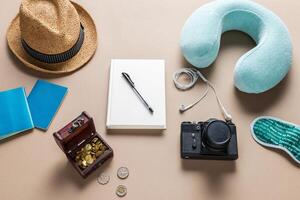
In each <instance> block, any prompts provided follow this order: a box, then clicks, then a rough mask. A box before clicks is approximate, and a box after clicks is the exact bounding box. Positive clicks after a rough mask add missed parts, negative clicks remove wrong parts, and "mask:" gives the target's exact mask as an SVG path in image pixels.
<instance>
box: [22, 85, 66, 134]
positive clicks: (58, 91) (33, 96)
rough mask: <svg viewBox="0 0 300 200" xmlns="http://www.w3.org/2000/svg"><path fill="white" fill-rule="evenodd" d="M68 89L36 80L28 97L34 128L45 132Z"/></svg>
mask: <svg viewBox="0 0 300 200" xmlns="http://www.w3.org/2000/svg"><path fill="white" fill-rule="evenodd" d="M67 91H68V88H66V87H63V86H60V85H56V84H53V83H50V82H48V81H44V80H38V81H37V82H36V83H35V85H34V87H33V89H32V90H31V92H30V94H29V96H28V98H27V99H28V104H29V108H30V112H31V116H32V120H33V124H34V127H36V128H39V129H42V130H47V129H48V127H49V125H50V123H51V121H52V119H53V117H54V115H55V114H56V112H57V110H58V109H59V107H60V104H61V102H62V100H63V99H64V97H65V95H66V93H67Z"/></svg>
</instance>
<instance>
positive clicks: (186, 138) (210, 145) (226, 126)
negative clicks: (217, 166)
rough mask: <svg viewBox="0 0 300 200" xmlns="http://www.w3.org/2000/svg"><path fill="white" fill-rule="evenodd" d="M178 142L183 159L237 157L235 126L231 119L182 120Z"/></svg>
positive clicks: (225, 158) (224, 158) (226, 158)
mask: <svg viewBox="0 0 300 200" xmlns="http://www.w3.org/2000/svg"><path fill="white" fill-rule="evenodd" d="M180 142H181V157H182V158H183V159H207V160H208V159H209V160H236V159H237V158H238V149H237V137H236V127H235V125H234V124H233V123H232V122H231V121H227V122H225V121H222V120H217V119H209V120H208V121H206V122H198V123H195V122H193V123H192V122H182V123H181V141H180Z"/></svg>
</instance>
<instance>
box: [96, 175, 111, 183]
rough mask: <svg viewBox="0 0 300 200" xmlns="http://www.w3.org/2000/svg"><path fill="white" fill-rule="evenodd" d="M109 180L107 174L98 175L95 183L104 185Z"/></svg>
mask: <svg viewBox="0 0 300 200" xmlns="http://www.w3.org/2000/svg"><path fill="white" fill-rule="evenodd" d="M109 180H110V176H109V175H107V174H100V175H99V176H98V178H97V182H98V183H99V184H101V185H106V184H107V183H108V182H109Z"/></svg>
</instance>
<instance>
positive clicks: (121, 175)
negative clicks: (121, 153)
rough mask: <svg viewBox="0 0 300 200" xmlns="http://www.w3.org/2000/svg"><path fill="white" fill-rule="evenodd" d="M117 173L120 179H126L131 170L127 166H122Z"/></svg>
mask: <svg viewBox="0 0 300 200" xmlns="http://www.w3.org/2000/svg"><path fill="white" fill-rule="evenodd" d="M117 175H118V177H119V178H120V179H125V178H127V177H128V176H129V170H128V168H127V167H120V168H119V169H118V172H117Z"/></svg>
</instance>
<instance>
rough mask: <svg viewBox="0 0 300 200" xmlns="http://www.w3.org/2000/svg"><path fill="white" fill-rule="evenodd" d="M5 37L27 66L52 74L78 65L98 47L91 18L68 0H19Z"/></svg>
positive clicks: (84, 61) (83, 62)
mask: <svg viewBox="0 0 300 200" xmlns="http://www.w3.org/2000/svg"><path fill="white" fill-rule="evenodd" d="M6 37H7V42H8V46H9V48H10V49H11V51H12V52H13V54H15V56H16V57H17V58H18V59H19V60H20V61H21V62H22V63H24V64H25V66H26V67H29V68H31V69H34V70H37V71H41V72H45V73H51V74H63V73H68V72H72V71H74V70H77V69H79V68H80V67H82V66H84V64H86V63H87V62H88V61H89V60H90V59H91V58H92V56H93V55H94V53H95V51H96V47H97V32H96V26H95V24H94V22H93V19H92V18H91V16H90V15H89V14H88V12H87V11H86V10H85V9H83V8H82V7H81V6H80V5H78V4H76V3H74V2H70V1H69V0H22V3H21V6H20V11H19V14H18V15H17V16H16V17H15V18H14V19H13V21H12V22H11V24H10V26H9V28H8V31H7V36H6Z"/></svg>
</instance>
